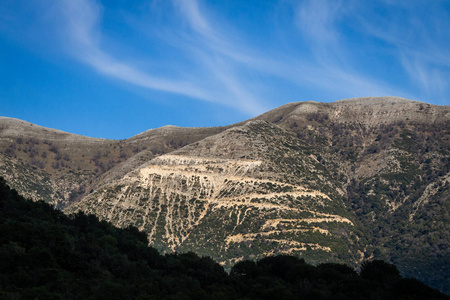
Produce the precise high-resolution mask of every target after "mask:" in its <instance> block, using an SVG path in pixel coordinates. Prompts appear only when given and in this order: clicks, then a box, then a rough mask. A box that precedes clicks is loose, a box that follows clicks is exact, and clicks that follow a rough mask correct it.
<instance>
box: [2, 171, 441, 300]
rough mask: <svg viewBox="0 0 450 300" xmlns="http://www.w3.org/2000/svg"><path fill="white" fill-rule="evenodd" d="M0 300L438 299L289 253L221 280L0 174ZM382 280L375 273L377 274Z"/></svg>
mask: <svg viewBox="0 0 450 300" xmlns="http://www.w3.org/2000/svg"><path fill="white" fill-rule="evenodd" d="M0 207H1V208H2V209H1V210H0V253H1V255H0V298H1V299H49V300H50V299H274V298H275V297H276V298H277V299H294V298H295V299H296V298H301V299H355V298H358V299H363V298H364V299H370V298H372V299H375V298H380V297H383V298H387V299H394V298H395V299H448V298H449V297H448V296H445V295H443V294H441V293H439V292H438V291H436V290H433V289H431V288H430V287H428V286H426V285H425V284H423V283H421V282H419V281H417V280H414V279H404V278H402V277H401V276H400V275H399V271H398V270H397V268H396V267H395V266H394V265H390V264H387V263H385V262H383V261H372V262H365V263H364V264H363V266H362V268H361V272H360V274H357V273H356V272H355V271H354V270H353V269H352V268H350V267H348V266H345V265H340V264H321V265H319V266H317V267H315V266H312V265H309V264H306V263H305V261H304V260H303V259H299V258H296V257H292V256H276V257H270V258H264V259H262V260H259V261H258V262H256V263H255V262H253V261H242V262H240V263H238V264H236V265H235V266H233V268H232V269H231V272H230V274H227V273H226V272H225V271H224V269H223V268H222V267H220V266H219V265H218V264H217V263H215V262H214V261H213V260H211V259H210V258H208V257H199V256H197V255H195V254H194V253H192V252H190V253H186V254H180V255H178V254H175V255H174V254H169V255H165V256H162V255H160V254H159V253H158V252H157V251H156V250H155V249H152V248H149V247H148V246H147V239H146V235H145V233H142V232H139V231H138V230H137V229H136V228H133V227H128V228H126V229H118V228H114V227H113V226H112V225H111V224H108V223H106V222H100V221H99V220H98V219H97V218H96V217H94V216H86V215H84V214H82V213H78V214H76V215H71V216H66V215H64V214H63V213H62V212H61V211H58V210H55V209H54V208H52V207H51V206H50V205H48V204H47V203H44V202H42V201H39V202H31V201H29V200H25V199H24V198H23V197H21V196H19V195H18V194H17V192H16V191H15V190H11V189H10V188H9V187H8V186H7V185H6V184H5V182H4V180H3V178H1V177H0ZM380 275H382V276H380Z"/></svg>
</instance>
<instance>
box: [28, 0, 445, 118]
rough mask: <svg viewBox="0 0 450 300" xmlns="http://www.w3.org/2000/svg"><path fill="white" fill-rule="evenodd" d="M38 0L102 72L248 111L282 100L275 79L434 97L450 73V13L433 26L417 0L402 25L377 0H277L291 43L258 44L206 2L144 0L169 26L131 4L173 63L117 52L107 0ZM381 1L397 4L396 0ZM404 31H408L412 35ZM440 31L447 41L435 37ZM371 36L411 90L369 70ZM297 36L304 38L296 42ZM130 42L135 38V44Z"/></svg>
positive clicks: (333, 89)
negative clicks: (377, 8) (371, 1)
mask: <svg viewBox="0 0 450 300" xmlns="http://www.w3.org/2000/svg"><path fill="white" fill-rule="evenodd" d="M30 1H31V0H30ZM32 1H33V3H39V4H36V6H37V7H38V8H39V12H38V13H42V12H44V14H43V15H45V16H46V22H49V23H52V27H54V28H57V29H55V32H57V33H58V34H57V35H56V34H55V36H57V37H58V39H59V41H60V43H61V44H62V45H63V48H64V49H65V51H67V53H69V54H70V55H71V56H72V57H74V58H76V59H77V60H78V61H81V62H83V63H84V64H86V65H88V66H90V67H92V68H93V69H95V70H96V71H97V72H99V73H101V74H104V75H105V76H108V77H110V78H114V79H116V80H120V81H123V82H127V83H129V84H132V85H136V86H139V87H142V88H145V89H149V90H157V91H162V92H167V93H173V94H177V95H181V96H184V97H188V98H191V99H190V100H189V99H188V100H187V101H192V100H194V101H195V100H200V101H208V102H211V103H216V104H219V105H222V106H228V107H232V108H234V109H236V110H238V111H239V112H241V113H244V114H248V115H255V114H258V113H262V112H263V111H265V110H267V108H268V107H270V106H276V105H279V104H280V102H282V101H283V100H279V99H278V98H279V95H280V94H282V93H281V92H280V91H277V89H279V87H278V84H277V83H281V84H286V85H288V84H289V85H291V86H295V87H296V91H298V97H297V99H296V100H304V99H303V98H302V91H305V90H309V91H311V90H316V91H323V93H322V94H323V95H329V100H334V99H336V98H342V97H356V96H369V95H370V96H372V95H376V96H383V95H398V96H403V97H408V98H415V95H417V94H418V92H417V91H420V92H423V94H425V95H429V96H436V95H444V94H445V93H448V91H449V81H448V80H447V79H446V78H449V77H450V76H449V75H450V70H449V69H450V58H449V57H450V56H449V55H448V54H446V53H443V51H442V49H446V46H448V42H450V38H449V33H448V32H447V31H446V30H444V29H443V28H448V27H449V26H450V24H449V23H450V21H448V20H447V19H450V18H446V16H440V17H439V18H438V20H440V21H439V22H438V23H436V24H434V25H433V26H434V28H433V32H430V24H422V23H421V22H428V23H430V22H432V20H431V19H427V20H420V19H418V18H417V16H415V15H414V12H410V13H409V15H408V12H409V10H410V9H411V8H408V7H407V6H406V7H402V8H401V11H402V12H403V13H404V14H405V15H403V17H405V18H404V19H405V20H406V21H404V22H407V24H406V25H405V24H401V23H400V22H399V21H396V20H395V19H394V18H393V17H394V16H387V17H384V16H381V15H377V14H376V13H373V8H370V7H369V8H366V6H365V5H361V4H360V3H359V2H358V1H341V0H303V1H295V2H294V1H292V2H290V1H287V2H286V1H280V6H283V7H284V8H286V7H288V10H289V11H290V12H291V13H290V14H285V15H284V17H285V18H286V19H287V20H289V22H286V23H285V25H286V24H288V25H287V26H286V28H283V30H286V31H287V32H288V34H290V37H289V39H290V40H289V42H290V44H289V45H288V47H285V46H282V45H278V44H277V41H276V40H273V41H272V42H271V43H268V45H269V46H268V47H265V48H262V47H261V46H260V45H258V43H257V42H256V41H255V40H252V39H251V38H249V37H250V35H249V34H248V32H246V30H245V28H244V29H243V28H238V27H237V26H234V24H233V20H231V19H230V18H229V16H228V17H226V16H222V15H220V11H215V10H213V9H212V7H214V6H213V5H212V4H211V3H209V2H207V1H201V0H189V1H185V0H171V1H170V2H169V1H164V0H159V1H158V0H154V1H150V2H149V3H151V5H147V6H146V9H149V10H154V11H157V10H162V8H161V7H164V9H166V10H167V11H166V12H165V13H166V15H164V17H165V18H164V21H162V22H161V23H162V25H166V26H165V28H164V29H163V28H159V27H158V26H154V24H153V23H152V20H149V18H148V17H146V16H145V14H144V17H141V19H139V18H140V17H139V16H134V15H132V13H130V15H131V16H130V18H135V19H139V22H142V23H143V24H145V25H146V26H147V27H145V26H144V28H146V29H143V31H144V34H143V35H142V39H140V41H139V42H140V43H141V44H142V45H145V46H146V47H148V48H152V47H153V43H155V46H156V47H157V46H158V45H159V44H158V43H164V45H165V46H167V47H168V48H170V49H171V50H173V53H172V56H171V57H175V58H176V62H173V61H171V57H169V56H164V55H161V56H160V57H158V58H155V57H153V56H152V55H146V54H145V53H144V52H141V53H140V54H141V56H140V57H137V58H136V57H131V56H130V55H128V56H127V55H126V54H123V53H122V54H121V55H118V54H117V51H114V50H115V49H114V47H109V45H110V44H109V43H107V42H105V41H111V40H114V38H115V37H112V36H108V34H110V32H108V31H107V30H106V29H105V28H104V22H105V20H104V14H105V10H107V9H108V7H103V6H102V5H101V2H100V1H96V0H49V1H48V2H46V3H44V4H42V3H40V2H39V1H37V0H32ZM104 3H105V5H106V4H107V2H104ZM377 3H378V2H377ZM380 3H381V4H380ZM377 5H386V6H389V7H391V6H392V7H396V6H398V4H395V2H392V3H391V2H387V3H383V2H379V3H378V4H377ZM398 9H400V8H398ZM434 9H435V10H436V9H438V8H436V7H435V8H434ZM440 14H445V12H440ZM289 16H292V18H291V19H289ZM369 17H370V18H369ZM430 18H431V17H430ZM446 20H447V21H446ZM139 22H138V23H139ZM344 24H345V26H344ZM122 25H123V24H122ZM152 25H153V27H157V29H154V30H155V32H156V31H161V32H162V33H161V35H160V36H159V37H158V38H156V39H155V37H154V36H150V35H147V36H146V35H145V30H147V29H148V28H149V27H151V26H152ZM158 25H161V24H158ZM289 26H290V27H289ZM163 27H164V26H163ZM431 27H432V26H431ZM437 35H439V36H437ZM407 36H411V41H408V40H407V38H406V37H407ZM442 36H445V43H446V44H444V45H443V44H440V43H439V42H438V41H440V40H442V38H441V37H442ZM275 38H276V37H275ZM358 39H361V40H358ZM365 39H372V40H374V39H375V40H378V41H382V42H381V43H382V44H383V45H389V47H390V48H389V51H391V52H389V53H388V54H386V55H387V56H389V58H390V59H392V60H394V61H395V63H396V64H397V65H398V66H399V68H402V71H403V72H405V74H407V76H409V80H410V81H411V82H413V83H414V84H415V85H417V86H419V87H418V88H416V90H415V91H414V90H413V91H411V90H409V89H408V86H405V85H401V84H396V83H395V82H394V81H393V80H390V78H389V77H383V76H378V74H376V72H372V71H371V67H373V66H374V64H377V63H378V62H379V61H380V62H381V59H380V60H379V61H375V62H372V65H367V66H366V64H367V61H370V60H373V59H376V58H373V59H372V58H371V57H367V56H365V55H364V51H366V50H372V49H370V48H369V47H371V45H372V44H370V43H369V44H368V45H365V41H366V40H365ZM417 41H420V42H422V43H421V44H417ZM120 42H121V41H120V40H119V41H117V43H116V44H115V45H116V46H117V45H118V44H119V43H120ZM289 42H288V43H289ZM379 43H380V42H379ZM299 44H301V47H296V46H297V45H299ZM133 46H134V47H139V45H130V46H129V47H133ZM355 47H356V50H355ZM288 48H289V49H288ZM392 49H394V50H392ZM136 61H145V62H146V63H145V64H138V63H136ZM388 67H390V66H388ZM274 82H276V83H274ZM272 83H274V84H272ZM410 86H413V85H412V84H411V85H410ZM316 94H317V93H316ZM322 99H323V98H322ZM308 100H309V99H308ZM312 100H314V99H312ZM273 103H275V105H274V104H273Z"/></svg>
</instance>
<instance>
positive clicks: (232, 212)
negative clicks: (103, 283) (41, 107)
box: [0, 97, 450, 293]
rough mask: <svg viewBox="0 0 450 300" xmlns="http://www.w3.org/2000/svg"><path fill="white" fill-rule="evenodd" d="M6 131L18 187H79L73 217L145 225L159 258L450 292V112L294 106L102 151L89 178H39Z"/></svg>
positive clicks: (156, 133)
mask: <svg viewBox="0 0 450 300" xmlns="http://www.w3.org/2000/svg"><path fill="white" fill-rule="evenodd" d="M0 121H1V119H0ZM0 124H1V122H0ZM0 128H4V126H3V127H1V126H0ZM3 132H4V130H3V131H1V132H0V136H2V139H1V144H0V145H1V146H2V147H3V148H2V149H4V154H3V156H1V157H2V159H3V163H4V165H8V164H12V165H13V167H8V168H9V169H11V170H17V171H16V173H11V172H6V173H7V174H9V176H10V177H9V178H8V180H11V181H13V182H14V180H16V181H17V182H22V184H24V183H23V182H24V179H26V180H28V183H33V184H34V185H29V186H26V188H27V189H30V190H33V189H34V191H36V190H37V191H39V189H44V190H45V189H46V188H47V186H46V182H48V181H46V179H45V178H44V177H42V179H40V180H39V181H36V180H34V181H33V178H39V176H44V175H46V174H49V175H47V176H49V178H50V180H55V179H54V178H60V179H59V180H60V181H59V182H62V181H63V180H66V182H67V184H66V185H62V187H63V188H65V189H66V190H67V191H71V190H72V191H74V189H73V187H76V184H74V182H76V181H75V179H74V178H75V177H71V176H73V174H77V177H76V178H77V180H79V182H80V183H79V185H80V186H81V185H84V187H83V188H81V189H79V192H77V193H78V194H77V196H76V197H62V199H63V200H58V201H59V202H58V203H63V205H61V207H65V211H66V212H75V211H77V210H82V211H84V212H88V213H93V214H95V215H97V216H99V217H100V218H101V219H104V220H108V221H111V222H112V223H113V224H115V225H116V226H119V227H124V226H128V225H136V226H137V227H139V228H140V229H141V230H143V231H145V232H146V233H147V234H148V236H149V238H150V240H151V244H152V245H154V246H155V247H157V248H158V249H159V250H162V251H169V252H170V251H180V252H184V251H189V250H195V251H196V252H197V253H200V254H205V255H209V256H211V257H213V258H214V259H216V260H217V261H219V262H221V263H222V264H225V265H227V266H229V265H230V264H232V263H234V262H236V261H239V260H242V259H244V258H258V257H263V256H266V255H271V254H274V253H290V254H295V255H301V256H303V257H305V258H307V259H308V260H309V261H311V262H314V263H318V262H323V261H334V262H335V261H339V262H341V261H342V262H347V263H351V264H354V265H355V264H358V263H359V262H360V261H362V260H363V259H367V258H370V259H371V258H382V259H385V260H389V261H391V262H394V263H396V264H397V265H398V266H399V268H400V270H401V271H402V273H403V274H405V275H408V276H414V277H418V278H419V279H421V280H424V281H425V282H427V283H429V284H431V285H432V286H434V287H437V288H439V289H441V290H443V291H446V292H447V293H449V292H450V286H449V284H450V283H449V282H448V281H446V278H448V274H450V270H449V266H450V261H449V258H450V236H449V233H450V220H449V210H450V141H449V138H450V108H449V106H434V105H429V104H425V103H421V102H417V101H410V100H406V99H401V98H395V97H384V98H358V99H349V100H341V101H336V102H334V103H317V102H299V103H289V104H286V105H284V106H282V107H279V108H277V109H274V110H272V111H270V112H267V113H265V114H263V115H261V116H258V117H256V118H254V119H252V120H250V121H248V122H241V123H238V124H234V125H230V126H228V127H221V128H204V129H202V128H186V129H185V128H177V127H171V126H170V127H163V128H161V129H155V130H151V131H148V132H146V133H143V134H141V135H138V136H136V137H133V138H131V139H128V140H124V141H106V140H104V141H99V142H98V143H99V145H101V146H102V148H97V149H95V150H97V151H101V155H100V156H99V157H98V155H97V158H96V159H94V158H93V157H92V154H91V155H85V157H88V158H89V159H84V160H83V158H82V154H81V152H80V154H81V155H79V158H77V161H79V162H80V164H82V167H81V170H73V169H70V168H63V169H62V170H63V171H54V170H50V169H49V168H48V164H49V163H48V162H47V164H46V166H45V167H44V168H42V169H40V168H32V167H33V165H31V168H30V167H29V166H26V165H27V164H30V163H29V162H30V159H31V158H30V157H29V155H28V154H26V153H25V154H24V151H23V150H21V151H19V150H15V154H14V155H17V157H14V155H11V153H9V152H8V151H9V150H8V149H9V147H11V146H10V145H11V141H13V142H14V139H11V140H6V139H5V138H3ZM8 142H9V143H10V144H9V146H8ZM59 142H60V141H59ZM14 143H15V144H16V148H17V145H18V144H17V140H16V141H15V142H14ZM61 143H62V142H61ZM91 143H92V142H91ZM86 145H87V144H86ZM45 147H47V146H45ZM76 147H78V148H80V149H83V146H82V144H78V145H77V146H76ZM103 147H104V148H103ZM114 147H116V148H114ZM120 147H121V148H120ZM145 147H147V149H144V148H145ZM22 148H23V147H22ZM88 148H89V147H88ZM98 149H100V150H98ZM119 149H122V151H123V152H125V153H127V155H126V156H125V157H123V158H120V155H119V154H120V152H119ZM135 149H137V150H135ZM133 150H135V151H133ZM80 151H81V150H80ZM60 152H62V151H60ZM134 152H136V153H134ZM48 157H50V158H52V159H54V160H55V159H56V155H55V154H51V155H49V156H48ZM110 157H111V158H110ZM21 158H22V161H21V160H20V159H21ZM71 159H72V158H71ZM108 159H111V160H112V161H113V162H114V163H113V164H112V166H111V168H105V170H100V169H99V167H98V165H100V163H102V162H103V163H104V162H106V161H108ZM14 164H19V165H20V166H23V165H25V166H26V167H27V168H26V167H23V168H22V169H20V168H18V167H15V168H16V169H14ZM96 168H97V169H98V170H97V172H96V170H95V169H96ZM81 171H84V172H86V174H88V175H84V176H85V177H83V176H81V175H79V174H80V173H81ZM39 172H42V175H39V174H40V173H39ZM77 172H78V173H77ZM89 172H90V173H89ZM11 174H13V175H11ZM55 174H58V175H55ZM58 176H59V177H58ZM69 183H70V184H72V185H73V186H72V187H71V186H70V184H69ZM24 188H25V185H24ZM47 189H48V190H50V191H51V192H53V193H54V194H55V191H60V190H61V188H60V187H58V185H56V184H53V185H51V186H50V187H48V188H47ZM41 193H43V192H41ZM44 193H45V192H44ZM49 194H50V195H51V193H49ZM54 194H53V195H54ZM50 199H53V200H51V201H55V196H51V197H50ZM70 200H72V201H70ZM52 203H56V202H52Z"/></svg>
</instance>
